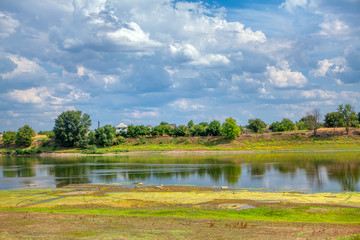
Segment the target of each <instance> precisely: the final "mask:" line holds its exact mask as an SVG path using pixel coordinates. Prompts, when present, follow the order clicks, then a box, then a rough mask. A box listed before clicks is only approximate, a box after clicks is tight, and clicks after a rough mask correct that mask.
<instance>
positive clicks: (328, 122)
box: [324, 112, 345, 127]
mask: <svg viewBox="0 0 360 240" xmlns="http://www.w3.org/2000/svg"><path fill="white" fill-rule="evenodd" d="M324 126H325V127H344V126H345V125H344V118H343V116H342V115H341V114H340V113H339V112H332V113H327V114H326V115H325V122H324Z"/></svg>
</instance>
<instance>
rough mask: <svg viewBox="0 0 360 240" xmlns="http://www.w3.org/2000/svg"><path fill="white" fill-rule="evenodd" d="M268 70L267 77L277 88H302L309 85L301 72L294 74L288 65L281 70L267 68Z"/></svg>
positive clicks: (271, 67)
mask: <svg viewBox="0 0 360 240" xmlns="http://www.w3.org/2000/svg"><path fill="white" fill-rule="evenodd" d="M266 69H267V72H266V75H267V76H268V78H269V82H270V83H271V84H272V85H274V86H275V87H279V88H284V87H294V88H302V87H305V86H306V84H307V79H306V77H305V76H304V75H303V74H302V73H301V72H292V71H291V69H289V67H288V66H287V64H285V66H283V67H282V68H281V69H277V68H276V67H274V66H267V67H266Z"/></svg>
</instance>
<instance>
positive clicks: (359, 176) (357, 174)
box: [329, 162, 360, 191]
mask: <svg viewBox="0 0 360 240" xmlns="http://www.w3.org/2000/svg"><path fill="white" fill-rule="evenodd" d="M329 172H330V173H331V174H330V175H329V178H330V179H333V180H336V181H338V182H339V183H340V184H341V188H342V190H343V191H357V188H358V185H359V180H360V163H358V162H345V163H333V164H331V165H330V166H329Z"/></svg>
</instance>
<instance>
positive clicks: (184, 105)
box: [169, 98, 205, 111]
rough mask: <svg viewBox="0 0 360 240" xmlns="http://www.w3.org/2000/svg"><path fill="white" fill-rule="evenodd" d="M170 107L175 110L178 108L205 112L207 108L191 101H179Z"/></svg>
mask: <svg viewBox="0 0 360 240" xmlns="http://www.w3.org/2000/svg"><path fill="white" fill-rule="evenodd" d="M169 106H171V107H173V108H177V109H180V110H187V111H188V110H203V109H204V108H205V106H204V105H202V104H196V103H193V101H192V100H189V99H184V98H182V99H177V100H175V101H174V102H172V103H170V104H169Z"/></svg>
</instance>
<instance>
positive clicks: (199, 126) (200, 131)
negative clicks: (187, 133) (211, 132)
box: [192, 123, 208, 136]
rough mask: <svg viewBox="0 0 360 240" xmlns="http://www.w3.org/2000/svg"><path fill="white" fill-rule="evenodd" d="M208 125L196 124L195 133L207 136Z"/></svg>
mask: <svg viewBox="0 0 360 240" xmlns="http://www.w3.org/2000/svg"><path fill="white" fill-rule="evenodd" d="M207 128H208V127H207V126H206V125H205V124H202V123H200V124H197V125H195V126H194V130H193V133H192V134H193V135H194V136H206V135H207Z"/></svg>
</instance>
